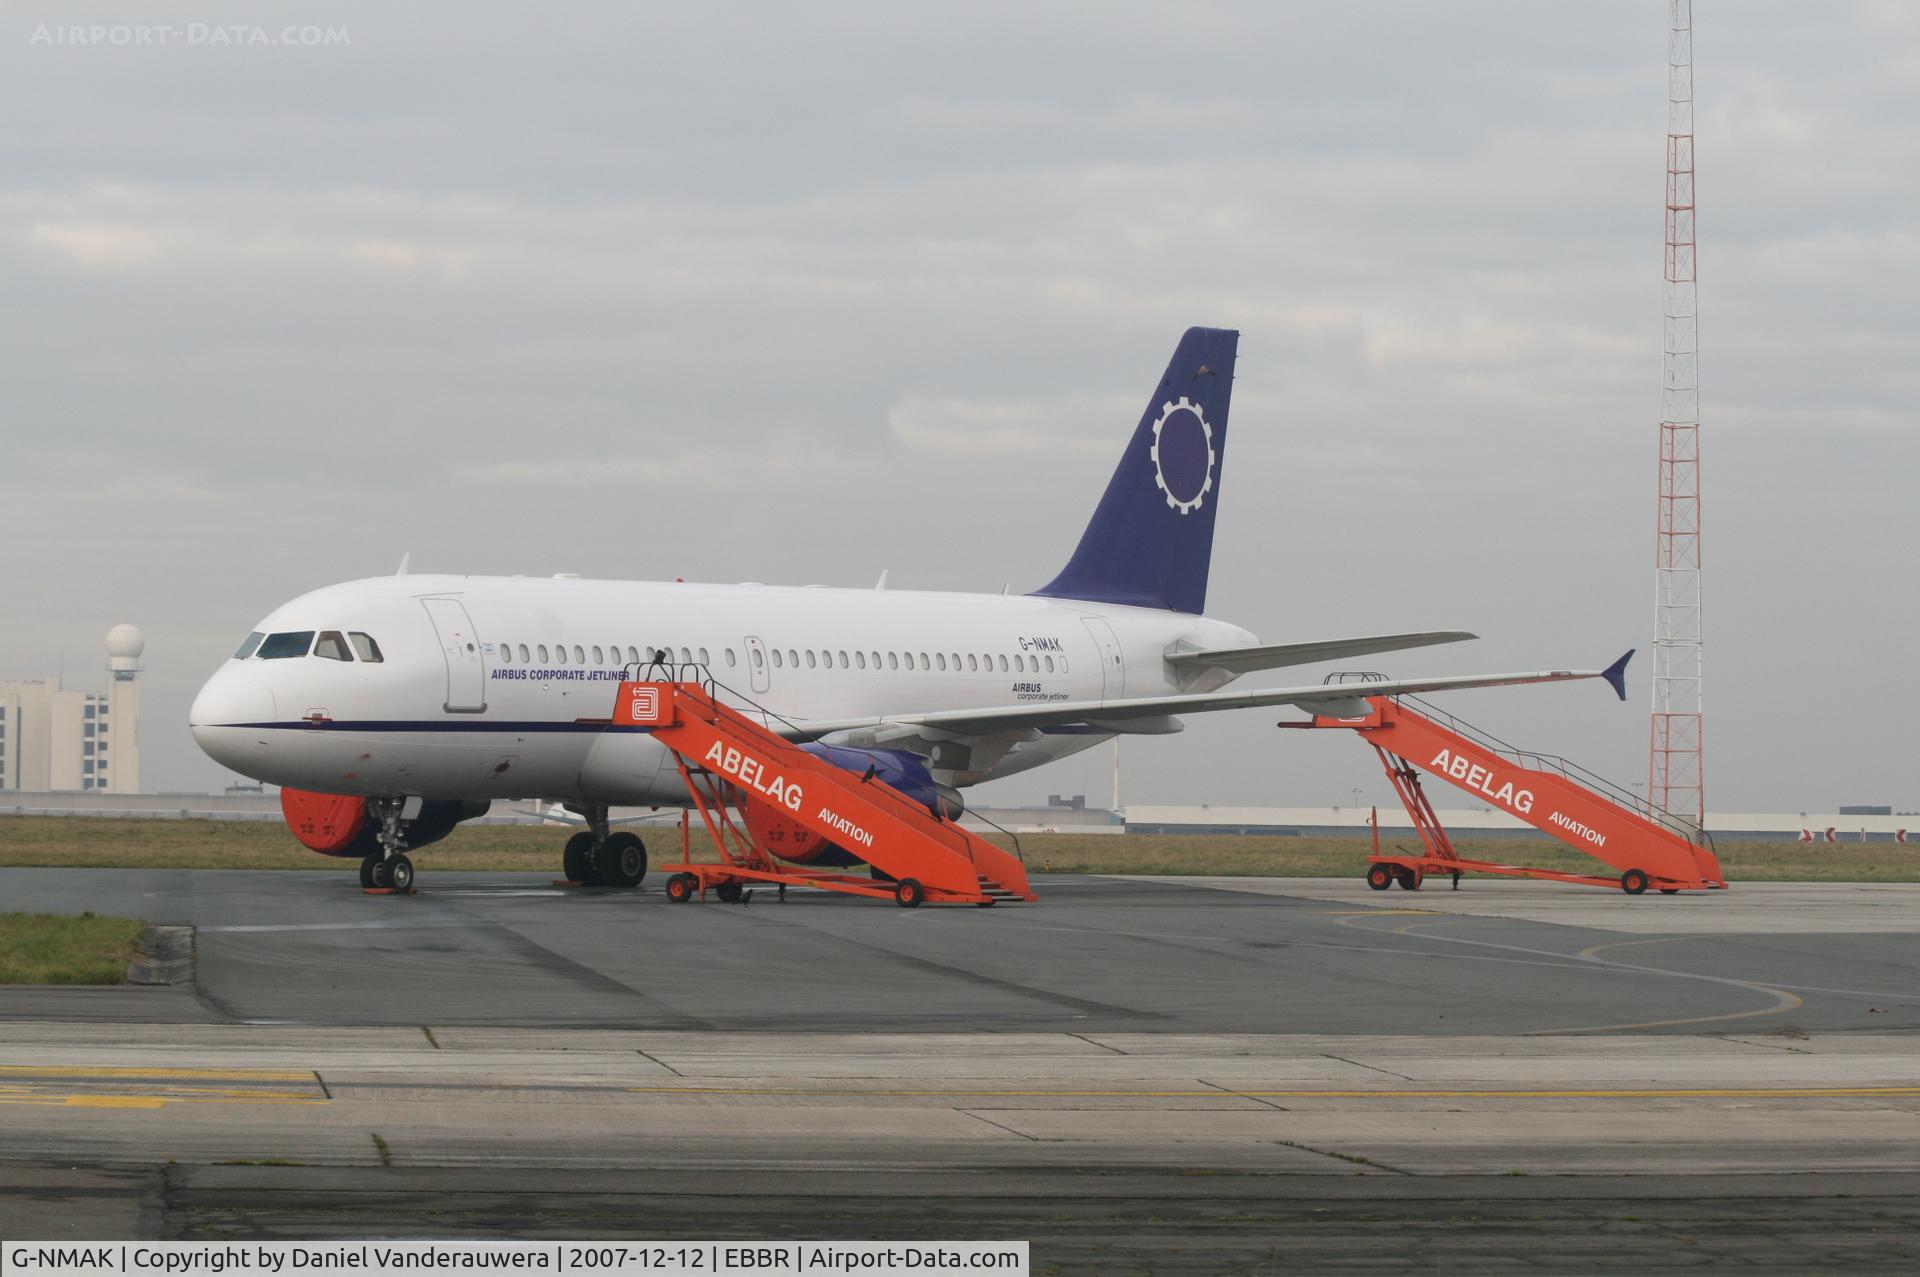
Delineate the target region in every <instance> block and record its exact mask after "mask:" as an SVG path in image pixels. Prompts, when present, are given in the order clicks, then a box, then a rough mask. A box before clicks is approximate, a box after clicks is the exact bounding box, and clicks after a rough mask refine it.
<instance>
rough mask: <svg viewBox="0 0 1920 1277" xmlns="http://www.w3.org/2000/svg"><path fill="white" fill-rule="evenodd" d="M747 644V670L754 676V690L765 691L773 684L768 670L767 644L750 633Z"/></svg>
mask: <svg viewBox="0 0 1920 1277" xmlns="http://www.w3.org/2000/svg"><path fill="white" fill-rule="evenodd" d="M746 644H747V671H748V672H749V673H750V674H751V675H752V676H753V690H754V691H756V692H764V691H766V690H767V688H768V687H770V686H771V683H769V681H768V679H769V678H770V675H769V674H768V672H767V645H766V644H765V643H762V642H761V641H760V640H759V639H757V638H755V637H754V636H753V635H751V634H749V635H747V638H746Z"/></svg>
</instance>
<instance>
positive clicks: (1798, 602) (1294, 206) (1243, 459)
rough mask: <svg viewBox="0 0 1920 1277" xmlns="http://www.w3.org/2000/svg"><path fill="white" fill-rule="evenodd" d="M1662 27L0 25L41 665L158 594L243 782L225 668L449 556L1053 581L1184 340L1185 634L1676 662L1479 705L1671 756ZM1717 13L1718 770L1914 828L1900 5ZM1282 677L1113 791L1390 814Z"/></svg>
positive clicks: (1457, 20) (91, 652)
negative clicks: (1209, 547)
mask: <svg viewBox="0 0 1920 1277" xmlns="http://www.w3.org/2000/svg"><path fill="white" fill-rule="evenodd" d="M1665 14H1666V4H1665V0H1634V2H1631V3H1608V4H1586V5H1565V4H1556V5H1543V4H1535V3H1522V2H1520V0H1515V2H1514V3H1507V4H1491V3H1488V4H1471V3H1454V4H1446V5H1433V4H1424V3H1406V4H1388V3H1366V2H1364V0H1362V2H1359V3H1343V4H1324V3H1320V4H1310V5H1309V4H1293V5H1282V4H1274V3H1250V4H1245V5H1227V4H1221V5H1208V4H1194V3H1184V4H1180V5H1168V6H1164V7H1159V6H1142V5H1130V4H1116V3H1112V2H1111V0H1102V2H1100V3H1085V4H1059V5H1050V4H1035V3H1031V2H1027V3H1018V4H1006V5H997V4H987V3H973V4H967V5H958V4H954V5H948V6H945V7H944V9H936V8H934V7H933V6H926V5H903V4H898V3H874V4H859V5H849V4H810V5H804V6H803V5H776V6H732V5H674V6H653V5H636V4H633V3H617V4H616V3H607V4H580V5H569V6H565V7H564V8H562V9H560V10H558V11H557V12H556V13H553V14H549V13H547V12H538V13H536V12H535V11H534V10H533V9H531V8H526V7H520V6H514V7H511V9H510V11H509V12H507V13H505V14H498V13H494V12H491V11H488V12H481V11H480V10H479V7H478V6H473V5H467V4H461V5H450V4H449V5H423V4H413V5H406V6H397V5H391V4H360V3H325V4H322V3H311V4H293V5H261V4H222V3H211V2H205V0H195V3H192V4H175V3H173V2H172V0H158V2H156V3H140V4H135V3H131V2H128V3H121V4H117V5H99V4H87V3H77V4H75V3H61V4H54V3H51V2H50V0H40V2H30V3H6V4H4V5H0V109H4V114H5V118H6V119H7V120H8V122H9V125H8V127H7V128H6V129H5V130H4V131H0V155H3V157H4V158H3V159H0V297H4V305H0V546H3V547H4V551H3V552H0V677H37V676H40V675H42V674H50V673H53V672H55V671H56V670H57V669H58V668H59V667H60V666H61V664H62V663H63V662H64V665H65V668H66V670H67V673H68V675H69V676H70V681H71V683H72V684H74V685H82V686H89V687H91V686H94V685H95V684H96V683H97V681H98V678H99V675H98V674H97V673H96V671H97V670H98V669H99V667H100V666H101V665H102V664H103V663H104V658H103V653H102V648H101V637H102V636H103V635H104V633H105V631H106V629H107V627H108V626H109V625H111V624H112V623H114V622H117V621H122V620H130V621H133V622H135V623H137V624H138V625H140V626H141V627H142V629H144V630H145V631H146V634H147V639H148V643H147V656H146V664H147V669H148V673H147V675H146V678H147V683H146V698H147V699H146V716H145V721H144V724H143V728H142V745H143V758H142V767H143V771H144V776H145V780H146V782H147V785H148V787H150V788H167V789H208V788H218V787H219V785H220V784H222V783H223V781H224V776H223V773H221V772H220V771H219V770H218V769H217V768H215V767H214V766H213V765H212V764H211V763H209V762H208V761H206V760H205V759H204V758H203V757H201V755H200V754H199V752H198V751H197V750H196V749H195V748H194V746H193V744H192V741H191V739H190V737H189V736H188V734H187V732H186V730H185V716H186V708H187V704H188V702H189V700H190V699H191V696H192V693H193V691H194V690H195V688H196V687H197V686H198V685H199V683H200V682H201V681H202V680H203V679H204V678H205V676H206V675H207V674H208V673H209V672H210V671H211V670H212V669H213V668H215V667H216V666H217V665H218V663H219V662H220V661H221V660H222V659H223V658H224V657H225V656H226V655H227V654H228V653H229V651H230V650H231V649H232V647H233V646H234V644H235V643H236V642H237V641H238V639H239V638H240V637H241V636H242V635H244V634H245V633H246V632H247V630H248V629H249V628H250V627H251V625H252V624H253V622H254V621H255V620H257V619H258V618H259V617H260V616H262V615H263V614H265V613H266V612H267V611H269V610H270V609H271V608H273V607H274V606H276V605H277V604H279V603H280V602H282V601H284V600H285V599H287V598H288V597H290V596H292V595H295V594H298V593H300V592H302V591H305V590H307V589H310V588H312V587H315V586H318V585H322V584H326V583H329V582H333V581H337V580H343V579H349V578H353V577H359V576H367V575H377V574H381V573H385V572H390V571H392V570H393V568H394V566H395V564H396V563H397V562H398V560H399V559H400V556H401V555H402V554H403V553H404V552H407V551H411V552H412V555H413V563H414V566H415V567H416V569H419V570H432V571H457V572H468V571H471V572H487V573H493V572H498V573H512V572H524V573H550V572H556V571H570V572H580V573H584V574H588V575H595V576H611V577H645V578H658V577H668V578H670V577H673V576H685V577H688V578H692V579H703V580H726V581H731V580H743V579H753V580H765V581H779V582H795V583H799V582H825V583H830V584H846V585H869V584H871V583H872V581H873V579H874V578H875V577H876V576H878V575H879V573H880V571H881V570H882V569H883V568H885V569H889V570H890V571H891V573H892V576H891V580H892V583H893V584H894V585H896V586H911V587H922V588H936V589H988V590H998V589H999V588H1000V587H1001V585H1002V583H1003V582H1011V583H1012V585H1013V588H1014V589H1016V590H1019V589H1030V588H1033V587H1035V586H1037V585H1039V584H1041V583H1043V582H1045V581H1046V580H1048V579H1049V578H1050V577H1051V575H1052V574H1053V573H1054V571H1055V570H1056V569H1057V568H1058V567H1059V566H1060V564H1061V563H1062V562H1063V561H1064V559H1065V557H1066V555H1067V553H1068V552H1069V551H1070V550H1071V548H1072V546H1073V544H1074V541H1075V539H1076V538H1077V537H1078V535H1079V532H1080V529H1081V527H1082V526H1083V524H1084V522H1085V520H1086V518H1087V516H1088V515H1089V513H1090V512H1091V510H1092V507H1093V504H1094V501H1095V500H1096V498H1097V497H1098V495H1099V492H1100V490H1101V488H1102V486H1103V485H1104V484H1105V482H1106V478H1107V475H1108V473H1109V471H1110V470H1111V469H1112V466H1113V464H1114V462H1115V460H1116V459H1117V456H1118V452H1119V449H1120V447H1121V444H1122V443H1123V442H1124V440H1125V439H1126V437H1127V435H1128V433H1129V432H1130V431H1131V429H1132V427H1133V425H1134V422H1135V421H1136V419H1137V418H1138V415H1139V412H1140V410H1141V408H1142V406H1143V405H1144V402H1145V398H1146V395H1147V394H1148V392H1149V391H1150V390H1151V389H1152V387H1153V385H1154V383H1155V380H1156V378H1157V377H1158V374H1159V372H1160V370H1161V368H1162V367H1163V366H1164V364H1165V361H1166V357H1167V355H1168V353H1169V352H1170V350H1171V349H1172V346H1173V343H1174V341H1175V340H1176V338H1177V337H1178V335H1179V333H1180V332H1181V330H1182V329H1184V328H1185V327H1187V326H1188V325H1191V324H1207V325H1215V326H1223V327H1234V328H1238V329H1240V330H1242V333H1243V336H1242V338H1241V343H1240V362H1239V369H1238V380H1237V382H1236V386H1235V395H1234V403H1233V413H1232V426H1231V440H1232V448H1231V450H1230V451H1229V454H1228V465H1227V472H1226V474H1225V475H1224V477H1223V480H1222V483H1221V498H1222V500H1221V507H1220V516H1219V524H1218V533H1217V542H1216V548H1215V557H1214V568H1213V579H1212V590H1211V594H1210V597H1209V600H1208V604H1209V608H1208V610H1209V611H1210V612H1212V613H1213V614H1215V615H1219V616H1222V617H1226V618H1229V619H1232V620H1236V621H1239V622H1241V623H1243V624H1245V625H1247V626H1249V627H1250V628H1252V629H1254V630H1255V631H1257V632H1258V633H1259V634H1260V635H1261V636H1262V637H1263V638H1264V639H1266V640H1268V641H1286V640H1304V639H1310V638H1318V637H1335V636H1345V635H1351V634H1363V633H1368V632H1375V631H1379V630H1392V629H1401V628H1409V629H1411V628H1429V627H1460V628H1466V629H1471V630H1474V631H1476V632H1478V633H1480V634H1481V635H1483V636H1484V639H1483V641H1481V642H1478V643H1473V644H1464V645H1461V646H1458V647H1453V648H1441V649H1433V650H1431V651H1428V652H1415V653H1410V654H1403V655H1393V656H1384V657H1375V658H1370V659H1369V661H1368V662H1367V663H1368V664H1375V665H1378V666H1380V667H1382V668H1384V669H1386V670H1388V671H1389V672H1391V673H1394V674H1398V675H1417V674H1429V673H1443V672H1445V673H1452V672H1482V671H1496V670H1514V669H1537V668H1548V667H1565V666H1569V665H1590V666H1598V665H1601V664H1604V663H1606V662H1607V661H1609V660H1611V659H1612V658H1613V657H1614V656H1616V655H1618V654H1619V653H1620V652H1621V651H1623V650H1624V649H1626V648H1628V647H1638V648H1640V649H1642V653H1643V656H1642V657H1641V658H1638V659H1636V662H1635V665H1634V668H1633V670H1632V679H1631V697H1632V699H1631V701H1630V702H1629V703H1628V704H1626V705H1620V704H1618V703H1616V702H1614V701H1613V700H1612V699H1611V698H1610V696H1608V694H1607V693H1606V691H1605V689H1604V688H1602V687H1600V686H1598V685H1575V686H1569V687H1550V688H1532V689H1513V690H1501V691H1495V692H1485V693H1465V694H1456V695H1455V696H1453V697H1451V698H1449V700H1448V702H1447V704H1448V706H1449V708H1454V709H1457V710H1459V711H1460V712H1462V713H1463V714H1464V715H1465V716H1466V717H1468V718H1470V719H1473V720H1475V721H1477V722H1480V723H1482V724H1483V725H1485V726H1487V727H1489V728H1492V729H1493V730H1495V731H1497V732H1499V733H1500V734H1501V735H1503V736H1506V737H1508V738H1510V739H1517V740H1519V741H1521V742H1523V743H1526V744H1529V745H1533V746H1536V747H1540V748H1543V749H1548V750H1551V751H1554V752H1560V753H1564V754H1566V755H1569V756H1571V757H1574V758H1577V759H1579V760H1581V761H1582V762H1584V763H1586V764H1587V765H1588V766H1590V767H1592V768H1593V769H1594V770H1597V771H1600V772H1602V773H1603V774H1611V775H1615V776H1617V777H1620V778H1622V779H1639V778H1644V776H1645V769H1646V760H1645V752H1646V734H1647V723H1646V717H1647V708H1648V684H1647V677H1646V676H1647V673H1648V669H1649V663H1648V662H1647V661H1646V660H1645V659H1644V653H1645V649H1646V647H1647V644H1648V641H1649V639H1650V637H1651V631H1652V623H1653V616H1652V593H1653V589H1652V587H1653V568H1652V562H1653V487H1654V475H1655V464H1656V457H1657V453H1656V438H1657V429H1656V427H1657V422H1658V418H1659V411H1660V395H1659V388H1660V334H1661V280H1660V260H1661V203H1662V191H1663V169H1664V164H1663V155H1664V142H1663V133H1664V131H1665V124H1666V113H1665V91H1666V80H1665V54H1666V36H1665ZM84 23H102V24H114V23H128V24H132V23H146V24H152V25H159V26H171V27H172V28H173V30H172V32H171V34H170V35H168V36H165V37H161V36H152V37H150V39H151V40H152V41H154V42H151V43H148V44H147V45H145V46H138V45H135V46H130V47H113V46H112V45H110V44H108V45H101V44H95V43H81V44H75V43H73V42H72V41H71V40H70V39H69V40H67V41H66V42H64V43H62V42H60V38H59V37H58V35H57V33H58V31H59V29H60V28H63V27H66V26H69V25H72V24H84ZM220 23H247V24H256V23H257V24H260V25H261V26H262V28H263V30H264V34H265V38H266V39H268V40H270V41H278V40H279V39H280V38H281V34H280V33H281V30H282V28H283V27H285V26H287V25H289V24H313V25H315V26H318V27H321V28H323V29H324V28H333V29H335V30H337V31H343V32H345V33H346V36H347V40H346V42H339V41H337V40H336V41H335V42H333V43H331V44H323V45H321V46H319V47H308V46H302V45H300V44H299V43H297V42H296V43H294V44H292V45H291V46H288V45H281V44H270V45H265V46H262V45H258V44H254V43H252V42H251V41H252V39H253V38H254V37H252V36H251V34H250V31H249V35H248V39H247V40H246V41H242V42H235V41H233V40H231V39H229V40H225V41H217V40H216V39H215V38H214V37H213V36H212V35H211V34H210V32H209V30H208V29H207V27H210V26H211V25H213V24H220ZM1695 23H1696V39H1695V56H1696V61H1697V64H1698V72H1697V82H1698V97H1699V102H1700V106H1699V115H1698V125H1697V132H1698V136H1699V159H1698V165H1699V189H1700V240H1701V249H1700V263H1701V265H1700V275H1701V288H1700V295H1701V303H1700V305H1701V313H1702V319H1701V322H1700V345H1701V351H1702V354H1701V368H1702V374H1701V376H1702V384H1703V392H1702V417H1703V420H1704V423H1705V424H1704V438H1705V454H1706V462H1705V469H1706V506H1707V508H1706V515H1705V521H1706V530H1707V543H1706V554H1707V574H1706V593H1707V613H1706V626H1707V644H1708V645H1707V660H1706V665H1707V684H1706V694H1707V712H1708V735H1707V739H1708V745H1709V754H1710V756H1709V759H1708V795H1709V805H1710V806H1712V807H1714V808H1717V809H1725V810H1738V809H1746V810H1771V811H1781V810H1786V811H1797V810H1821V809H1825V810H1831V808H1832V807H1833V805H1834V804H1836V803H1840V802H1867V801H1878V802H1892V803H1895V804H1897V805H1898V806H1900V807H1901V808H1903V809H1905V810H1913V809H1915V808H1916V807H1920V779H1916V767H1915V752H1914V748H1913V745H1912V739H1913V733H1912V728H1911V725H1910V724H1908V723H1907V721H1906V719H1907V717H1908V716H1909V715H1910V713H1911V712H1912V711H1913V709H1914V708H1915V705H1916V700H1917V699H1920V698H1917V697H1916V691H1920V674H1916V669H1920V662H1916V659H1915V656H1914V653H1913V650H1912V648H1913V643H1914V639H1915V636H1916V632H1917V630H1916V622H1917V621H1920V603H1916V585H1917V583H1920V571H1916V567H1915V561H1914V559H1915V556H1914V548H1913V547H1914V546H1915V544H1916V541H1920V514H1916V501H1915V491H1916V476H1920V428H1917V424H1920V423H1917V422H1916V412H1915V403H1916V399H1917V398H1920V358H1916V356H1917V355H1920V302H1917V301H1916V285H1917V284H1920V269H1917V268H1920V228H1917V227H1916V212H1915V210H1916V207H1920V109H1917V108H1920V6H1913V5H1907V4H1901V3H1894V2H1892V0H1888V2H1886V3H1857V4H1845V3H1823V4H1819V5H1809V4H1804V3H1785V2H1782V3H1757V2H1754V0H1742V2H1741V3H1737V4H1736V3H1733V2H1732V0H1699V3H1698V4H1697V6H1696V17H1695ZM42 24H46V27H47V31H48V34H51V35H55V39H54V40H53V41H52V42H50V41H49V39H48V38H47V36H46V35H42V34H40V29H41V26H42ZM192 24H206V25H205V26H202V27H200V28H198V29H196V28H195V27H194V26H193V25H192ZM196 35H197V36H198V37H199V38H198V39H195V37H196ZM163 38H164V39H165V41H166V43H165V44H164V45H162V44H160V43H158V41H159V40H160V39H163ZM295 38H296V41H297V40H298V36H297V35H296V37H295ZM1320 673H1321V671H1319V670H1307V671H1277V672H1274V673H1269V674H1261V675H1255V676H1252V677H1251V678H1250V679H1248V680H1245V681H1244V682H1243V683H1242V686H1258V685H1268V686H1271V685H1278V684H1281V683H1283V682H1284V683H1286V684H1292V683H1296V682H1308V681H1317V679H1318V677H1319V675H1320ZM1277 716H1278V715H1277V714H1276V713H1275V712H1272V711H1251V712H1247V713H1244V714H1235V715H1227V714H1223V715H1201V716H1194V717H1192V718H1190V719H1189V730H1188V731H1187V732H1186V733H1185V734H1184V735H1183V736H1179V737H1173V738H1165V739H1151V740H1136V741H1133V742H1129V743H1128V745H1127V746H1126V749H1125V783H1126V796H1127V797H1128V798H1129V799H1131V800H1132V801H1136V802H1202V801H1211V802H1216V803H1302V804H1308V803H1326V804H1329V805H1331V804H1335V803H1340V804H1345V803H1349V802H1352V801H1354V799H1353V796H1352V794H1351V791H1352V790H1353V789H1355V788H1358V789H1360V790H1361V791H1362V793H1361V796H1360V800H1361V801H1363V802H1372V801H1383V800H1388V798H1389V796H1388V792H1387V790H1386V788H1385V786H1384V784H1383V783H1382V782H1381V780H1380V778H1379V776H1378V771H1377V768H1376V766H1375V763H1374V761H1373V757H1372V755H1371V752H1370V751H1368V750H1366V749H1365V748H1364V747H1363V746H1362V745H1361V744H1360V743H1359V742H1358V741H1356V740H1353V739H1350V738H1343V737H1338V736H1328V737H1321V736H1311V737H1309V736H1305V735H1303V734H1294V733H1280V732H1275V731H1273V730H1272V727H1271V724H1272V722H1273V720H1274V719H1275V717H1277ZM1110 766H1111V753H1110V751H1100V752H1098V753H1096V754H1093V755H1090V756H1086V758H1085V759H1084V760H1071V761H1068V762H1065V763H1062V764H1059V765H1056V766H1055V767H1052V768H1047V769H1043V770H1041V771H1039V772H1036V773H1031V774H1030V775H1028V776H1026V777H1022V778H1019V779H1016V780H1014V781H1009V782H1005V783H1003V784H1001V785H999V786H998V787H996V791H994V792H993V794H992V796H993V797H996V798H998V799H999V800H1001V801H1008V800H1013V799H1019V798H1025V797H1031V796H1040V795H1044V794H1046V793H1047V792H1050V791H1060V790H1066V791H1070V792H1072V791H1079V790H1090V792H1091V793H1093V794H1094V795H1095V796H1096V797H1101V796H1104V795H1105V793H1106V792H1107V787H1108V785H1109V784H1110ZM1443 803H1448V800H1443ZM1448 805H1451V804H1450V803H1448Z"/></svg>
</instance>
